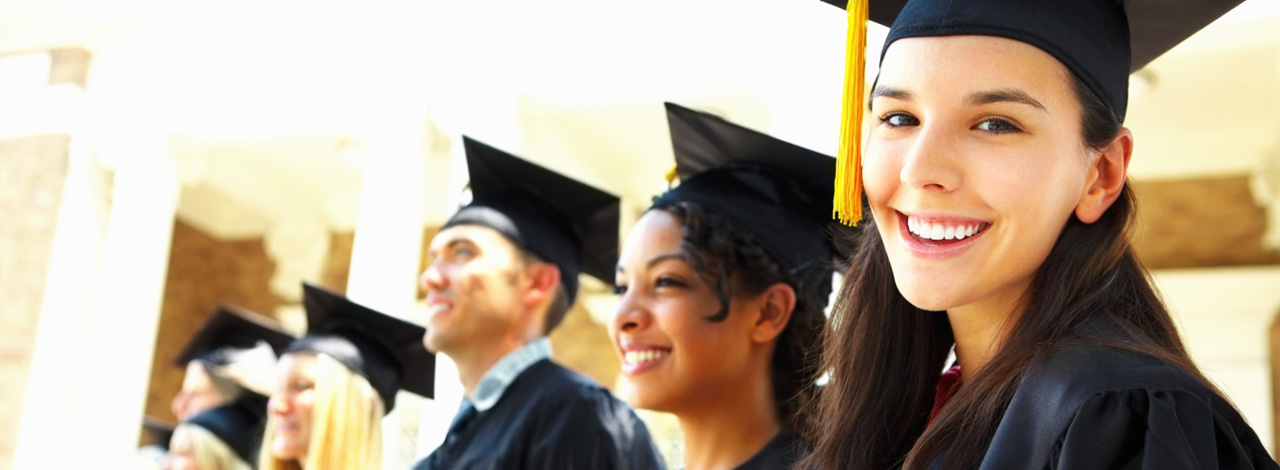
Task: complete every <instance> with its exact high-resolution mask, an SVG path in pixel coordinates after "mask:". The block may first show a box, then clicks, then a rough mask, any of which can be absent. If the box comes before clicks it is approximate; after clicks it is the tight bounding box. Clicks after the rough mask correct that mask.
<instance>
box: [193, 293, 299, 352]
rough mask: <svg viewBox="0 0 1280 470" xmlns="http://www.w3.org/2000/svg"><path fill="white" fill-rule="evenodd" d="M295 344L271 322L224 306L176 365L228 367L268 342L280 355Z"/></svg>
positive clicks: (207, 322) (246, 311) (278, 326)
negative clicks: (204, 364)
mask: <svg viewBox="0 0 1280 470" xmlns="http://www.w3.org/2000/svg"><path fill="white" fill-rule="evenodd" d="M293 340H294V337H293V335H290V334H289V333H286V332H285V331H284V330H283V329H281V328H280V325H279V324H278V323H276V322H274V321H272V320H271V319H268V318H266V317H264V316H262V315H259V314H256V313H253V312H250V311H248V310H245V309H242V308H239V307H235V306H231V305H220V306H218V308H217V310H215V311H214V313H213V316H212V317H210V318H209V320H208V321H206V322H205V324H204V326H203V327H201V328H200V331H198V332H196V336H195V337H194V338H192V339H191V342H189V343H187V347H186V348H184V349H183V350H182V353H181V354H178V358H177V359H176V360H174V363H175V364H177V365H179V366H186V365H187V363H189V362H191V361H193V360H196V359H199V360H201V361H203V362H206V363H208V364H210V365H212V366H217V367H221V366H227V365H230V364H232V363H233V362H235V359H236V357H237V356H238V355H239V354H240V353H242V352H244V351H246V350H250V349H253V348H255V347H257V345H258V344H259V342H265V343H266V344H268V345H269V346H270V347H271V349H272V350H273V351H274V352H275V353H276V354H277V355H279V354H280V353H281V352H282V351H284V348H285V347H286V346H288V345H289V343H290V342H292V341H293Z"/></svg>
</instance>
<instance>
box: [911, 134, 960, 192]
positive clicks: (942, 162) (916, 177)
mask: <svg viewBox="0 0 1280 470" xmlns="http://www.w3.org/2000/svg"><path fill="white" fill-rule="evenodd" d="M954 147H955V146H954V145H952V143H950V142H949V139H948V138H947V136H946V135H944V133H943V132H942V131H941V130H938V129H930V128H927V127H926V128H922V129H921V130H920V132H919V134H918V137H917V138H916V140H915V142H913V143H912V145H911V146H910V147H909V148H908V149H907V153H906V155H904V156H903V160H902V170H901V172H900V175H899V179H900V180H901V181H902V183H903V184H905V185H907V186H910V187H912V188H914V189H917V190H920V191H941V192H950V191H953V190H955V189H956V188H958V187H959V186H960V180H961V177H960V172H959V171H958V169H957V168H956V167H955V165H954V164H953V163H954V160H953V159H952V158H951V154H952V153H954V152H955V148H954Z"/></svg>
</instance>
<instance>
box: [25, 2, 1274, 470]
mask: <svg viewBox="0 0 1280 470" xmlns="http://www.w3.org/2000/svg"><path fill="white" fill-rule="evenodd" d="M844 25H845V20H844V18H843V14H842V13H841V12H840V11H839V10H836V9H834V8H831V7H829V6H826V5H823V4H821V3H820V2H817V1H784V0H748V1H726V0H704V1H698V2H691V1H658V2H626V3H623V2H608V1H605V2H601V1H586V0H547V1H541V2H504V1H499V2H442V1H437V2H412V3H411V2H390V1H374V2H352V1H345V0H329V1H319V2H294V1H280V2H247V1H231V2H221V3H219V4H216V5H214V4H206V3H198V2H186V3H173V2H159V1H154V0H129V1H124V2H112V4H110V5H108V4H103V3H100V2H91V1H87V0H48V1H34V0H0V306H2V307H0V470H8V469H22V470H26V469H36V468H41V469H43V468H81V467H84V468H90V467H107V468H123V465H124V464H123V462H127V460H128V458H129V456H130V455H131V454H132V451H133V449H134V448H135V447H136V446H137V443H138V440H139V422H140V419H141V417H142V416H143V414H144V413H145V414H148V415H153V416H157V417H160V418H162V419H166V420H169V421H172V420H173V416H172V414H171V412H170V411H169V401H170V400H171V399H172V397H173V395H174V394H175V393H176V392H177V390H178V388H179V386H180V382H181V375H182V368H180V367H177V366H175V365H173V364H172V362H173V358H174V356H175V355H176V354H177V352H178V350H179V349H180V348H181V346H182V345H183V344H185V342H186V341H187V339H188V338H189V336H190V335H191V334H192V333H193V332H194V331H195V329H196V328H198V327H199V325H200V324H202V323H203V321H204V319H205V318H206V316H207V315H208V314H209V312H210V311H211V310H212V309H213V308H214V307H215V306H216V305H217V304H218V303H219V302H229V303H233V304H236V305H240V306H243V307H246V308H249V309H251V310H254V311H257V312H260V313H263V314H266V315H270V316H273V317H275V318H277V319H279V320H280V321H282V322H283V323H284V324H286V325H288V326H290V327H292V328H294V329H295V330H298V331H301V330H302V329H304V328H305V325H304V324H303V321H302V313H301V310H300V306H299V305H298V302H299V299H300V295H301V290H300V289H299V286H298V283H299V282H300V281H301V280H308V281H312V282H318V283H320V284H323V285H325V286H328V287H330V288H333V289H336V290H339V291H342V292H346V293H347V294H348V295H349V296H351V297H352V298H353V299H355V300H357V301H359V302H362V303H366V304H369V305H371V306H375V307H377V308H380V309H382V310H383V311H386V312H388V313H392V314H395V315H399V316H403V317H406V318H409V319H415V318H419V315H420V313H421V309H420V307H419V300H420V299H421V297H422V294H421V292H418V291H417V287H416V277H417V275H418V273H420V272H421V269H422V266H423V260H424V259H425V254H424V252H423V246H424V245H425V244H426V243H428V242H429V241H430V237H431V236H432V234H433V233H434V231H435V228H436V227H438V226H439V225H440V224H441V223H442V222H443V221H444V220H445V218H446V217H447V216H448V215H450V213H451V212H452V210H453V209H454V208H456V207H457V206H458V204H459V203H460V202H461V199H460V197H461V196H460V195H461V193H462V188H463V186H464V185H465V180H466V176H465V175H466V169H465V166H464V165H463V163H462V157H463V156H462V154H461V145H460V140H459V139H460V135H462V134H464V133H465V134H468V135H470V136H473V137H476V138H477V139H480V140H482V141H485V142H488V143H491V144H494V145H496V146H499V147H501V148H504V149H506V150H510V151H512V152H513V153H516V154H518V155H521V156H523V157H526V158H529V159H531V160H534V161H536V162H538V163H540V164H542V165H544V166H548V167H551V168H554V169H556V170H557V171H560V172H562V173H566V174H568V175H571V176H573V177H575V178H578V179H581V180H584V181H587V182H590V183H592V184H594V185H596V186H598V187H601V188H604V189H607V190H609V191H611V192H614V193H616V194H619V195H620V196H622V198H623V201H624V205H625V210H624V217H623V219H624V220H623V227H621V229H622V230H624V231H625V230H626V229H627V228H629V225H630V223H631V222H632V221H634V220H635V218H636V217H638V215H639V212H640V211H641V210H643V209H644V208H645V207H646V206H647V204H648V201H649V200H650V198H651V197H652V196H654V195H656V194H657V193H659V192H660V191H662V190H663V188H664V187H665V184H666V183H665V182H664V180H663V174H664V173H665V172H666V171H667V170H668V169H669V168H670V167H671V165H672V157H671V150H670V144H669V142H668V135H667V130H666V123H665V115H664V113H663V108H662V104H661V103H662V102H663V101H674V102H678V103H681V104H684V105H687V106H690V107H694V108H699V109H703V110H707V111H710V112H714V113H717V114H720V115H722V116H724V117H726V118H728V119H730V120H733V121H735V122H738V123H741V124H743V125H747V126H749V127H753V128H755V129H758V130H761V131H765V132H768V133H771V134H773V135H775V136H777V137H779V138H783V139H785V140H789V141H792V142H795V143H798V144H801V145H804V146H806V147H809V148H812V149H815V150H819V151H823V152H827V153H832V154H833V153H834V150H835V143H836V142H835V141H836V139H835V136H836V131H837V128H838V122H839V118H838V113H839V99H840V96H839V94H840V74H841V71H842V70H843V64H842V63H841V61H842V60H843V59H842V58H843V48H844V45H843V37H844ZM884 33H885V30H884V29H883V28H879V29H872V31H871V34H872V36H873V37H872V40H871V43H872V44H871V49H872V51H873V52H877V51H879V48H880V44H879V41H877V40H876V37H879V38H883V35H884ZM873 56H874V54H873ZM874 63H875V61H874V59H873V60H872V61H870V66H869V67H868V68H869V70H868V74H869V75H873V74H874V73H875V70H874ZM1129 109H1130V111H1129V118H1128V122H1127V125H1128V126H1129V127H1130V128H1132V129H1133V130H1134V133H1135V135H1136V142H1137V143H1136V151H1135V155H1134V159H1133V163H1132V166H1131V171H1132V174H1133V178H1134V180H1135V186H1136V188H1137V191H1138V193H1139V198H1140V201H1141V209H1140V215H1141V223H1140V224H1139V226H1138V228H1137V233H1136V243H1137V246H1138V250H1139V253H1140V254H1141V256H1142V258H1143V260H1144V262H1145V263H1146V264H1147V265H1148V266H1149V267H1150V268H1151V269H1152V270H1153V273H1154V276H1155V279H1156V282H1157V283H1158V284H1159V286H1160V287H1161V289H1162V290H1163V291H1164V294H1165V296H1166V299H1167V301H1168V302H1169V304H1170V306H1171V308H1172V309H1173V311H1174V312H1175V314H1176V315H1177V318H1178V320H1179V321H1180V322H1181V325H1182V328H1183V333H1184V335H1185V338H1186V340H1187V343H1188V345H1189V347H1190V349H1191V352H1192V355H1193V356H1194V357H1195V358H1196V360H1197V361H1198V363H1199V364H1200V365H1201V366H1202V367H1203V368H1204V369H1205V371H1206V372H1207V373H1208V375H1209V376H1210V378H1212V379H1213V380H1215V381H1216V382H1217V383H1218V384H1219V385H1220V386H1221V387H1222V388H1223V389H1224V390H1225V391H1226V392H1227V393H1228V394H1230V396H1231V397H1232V398H1233V399H1234V401H1235V403H1236V405H1237V406H1239V407H1240V408H1241V409H1242V410H1243V412H1244V414H1245V416H1246V417H1247V418H1248V419H1249V420H1250V422H1251V423H1252V424H1253V426H1254V427H1255V429H1257V431H1258V432H1259V434H1261V437H1262V439H1263V441H1264V442H1266V443H1268V444H1272V443H1273V439H1274V437H1275V436H1277V435H1280V434H1277V433H1276V432H1275V431H1274V429H1275V427H1274V426H1275V425H1276V424H1277V423H1280V420H1278V419H1276V418H1275V415H1274V413H1275V411H1276V410H1280V406H1277V403H1278V402H1277V397H1280V394H1277V390H1278V389H1277V387H1276V385H1275V384H1274V383H1273V382H1274V380H1273V377H1275V376H1276V373H1277V372H1276V367H1277V366H1276V365H1277V364H1280V326H1277V325H1278V324H1277V322H1276V319H1277V314H1280V4H1277V3H1276V2H1274V1H1272V2H1268V1H1266V0H1247V1H1246V2H1245V3H1244V4H1243V5H1242V6H1240V7H1239V8H1237V9H1236V10H1235V11H1233V12H1231V13H1229V14H1228V15H1227V16H1225V17H1224V18H1222V19H1221V20H1219V21H1218V22H1217V23H1215V24H1214V25H1212V26H1211V27H1210V28H1208V29H1206V30H1205V31H1203V32H1201V33H1200V34H1198V35H1196V36H1195V37H1193V38H1192V39H1190V40H1189V41H1188V42H1187V43H1185V44H1183V45H1181V46H1179V47H1178V48H1176V49H1175V50H1174V51H1172V52H1171V53H1169V54H1167V55H1166V56H1164V57H1161V58H1160V59H1157V60H1156V61H1155V62H1154V63H1153V64H1151V65H1150V66H1149V67H1147V68H1146V69H1144V70H1142V71H1140V72H1139V73H1137V74H1135V75H1134V76H1133V77H1132V87H1131V99H1130V105H1129ZM624 233H625V232H624ZM583 289H584V292H583V295H581V296H580V299H582V301H581V302H579V305H578V306H577V307H576V308H575V310H574V311H573V312H572V314H571V315H570V317H569V318H568V320H566V323H565V325H564V326H562V327H561V328H560V329H559V330H558V331H557V332H556V333H555V334H553V336H552V340H553V343H554V345H555V350H556V355H557V357H558V358H559V359H561V360H562V361H563V362H565V363H567V364H569V365H570V366H572V367H573V368H575V369H578V370H581V371H583V372H585V373H587V374H589V375H591V376H592V377H594V378H596V379H597V380H599V381H600V382H602V383H604V384H606V385H615V384H616V381H617V369H618V363H617V359H616V358H615V356H614V354H613V353H612V351H611V348H610V346H609V342H608V339H607V337H606V336H605V330H604V322H605V321H607V320H608V318H609V317H610V315H611V314H612V311H613V302H614V301H613V299H612V295H611V294H610V293H609V292H610V290H609V289H608V288H607V286H605V285H603V284H601V283H599V282H591V281H586V280H584V282H583ZM437 374H438V376H437V383H438V384H440V385H439V391H438V392H437V396H438V398H437V400H435V401H431V400H411V399H408V398H407V397H401V398H400V399H398V401H399V403H400V406H398V407H397V410H396V413H395V414H394V415H392V416H391V417H390V418H389V419H388V420H387V422H386V428H387V429H388V431H389V432H390V433H391V434H388V435H389V436H393V437H392V438H389V439H388V449H387V453H388V459H387V468H408V465H409V463H410V462H412V461H414V460H415V459H416V458H418V457H419V456H421V455H424V454H425V453H427V452H429V451H430V450H431V449H432V448H434V446H435V445H436V443H438V442H439V441H440V440H441V439H442V438H443V434H444V430H445V428H447V426H448V423H449V421H450V418H451V417H452V415H453V412H454V410H455V409H456V405H457V401H458V400H459V399H460V396H461V391H460V387H459V386H457V385H456V380H457V379H456V375H455V372H454V370H453V369H452V366H451V365H450V364H449V363H448V361H447V359H445V358H441V367H439V370H438V371H437ZM646 416H647V417H648V418H651V422H652V423H653V426H654V428H655V432H656V433H657V434H660V435H661V436H663V437H664V440H665V444H664V445H666V446H667V448H666V449H664V451H665V452H666V453H667V454H668V455H669V456H670V457H672V458H678V456H679V453H680V448H679V440H678V429H676V428H675V427H674V424H673V423H672V421H671V420H670V419H669V418H664V417H661V416H654V415H646ZM1274 450H1275V447H1272V451H1273V452H1274ZM116 463H120V464H119V465H117V464H116Z"/></svg>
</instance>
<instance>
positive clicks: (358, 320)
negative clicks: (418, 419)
mask: <svg viewBox="0 0 1280 470" xmlns="http://www.w3.org/2000/svg"><path fill="white" fill-rule="evenodd" d="M302 288H303V296H302V302H303V305H304V307H305V308H306V310H307V335H306V336H304V337H302V338H301V339H299V340H297V341H294V342H293V344H290V345H289V347H288V349H286V350H285V352H286V353H290V352H315V353H323V354H325V355H327V356H329V357H332V358H334V359H336V360H337V361H338V362H340V363H342V364H343V365H345V366H347V367H348V368H350V369H351V370H352V371H354V372H355V373H357V374H359V375H360V376H362V377H364V378H365V379H367V380H368V381H369V385H372V386H373V389H374V390H376V391H377V392H378V396H380V397H382V403H383V405H384V406H385V411H386V412H388V413H389V412H391V409H392V408H394V407H395V405H396V390H399V389H404V390H407V391H410V392H413V393H416V394H418V395H421V396H424V397H427V398H435V377H436V356H435V354H432V353H430V352H428V351H427V348H426V347H425V346H423V345H422V336H423V335H424V334H426V330H424V329H423V328H422V327H421V326H418V325H414V324H412V323H409V322H407V321H404V320H401V319H399V318H395V317H392V316H390V315H386V314H383V313H380V312H378V311H375V310H373V309H370V308H369V307H365V306H363V305H360V304H357V303H355V302H352V301H350V300H348V299H347V298H346V297H343V296H342V295H339V294H336V293H333V292H330V291H328V290H325V289H323V288H320V287H317V286H313V285H311V284H303V286H302Z"/></svg>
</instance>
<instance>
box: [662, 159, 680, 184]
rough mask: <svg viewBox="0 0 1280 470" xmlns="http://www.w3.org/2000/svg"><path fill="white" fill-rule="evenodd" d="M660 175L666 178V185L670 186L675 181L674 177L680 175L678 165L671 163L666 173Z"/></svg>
mask: <svg viewBox="0 0 1280 470" xmlns="http://www.w3.org/2000/svg"><path fill="white" fill-rule="evenodd" d="M662 177H663V179H666V180H667V187H671V185H673V184H675V183H676V178H679V177H680V166H679V165H674V164H673V165H671V169H670V170H667V173H666V174H664V175H662Z"/></svg>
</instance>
